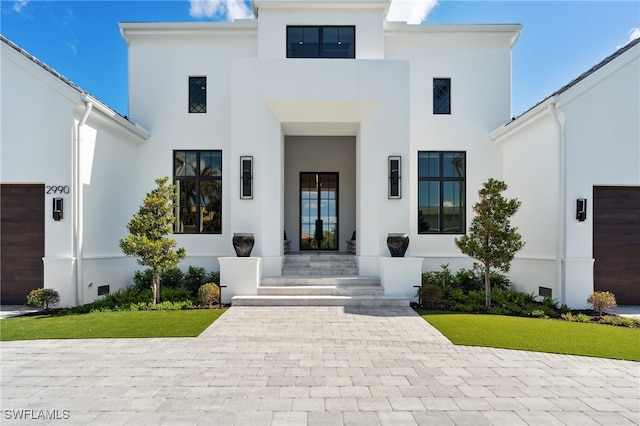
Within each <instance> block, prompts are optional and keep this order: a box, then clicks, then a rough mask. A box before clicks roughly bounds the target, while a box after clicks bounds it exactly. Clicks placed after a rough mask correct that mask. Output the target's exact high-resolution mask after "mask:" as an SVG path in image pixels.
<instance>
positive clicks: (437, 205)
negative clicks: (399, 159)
mask: <svg viewBox="0 0 640 426" xmlns="http://www.w3.org/2000/svg"><path fill="white" fill-rule="evenodd" d="M465 157H466V153H464V152H453V151H451V152H450V151H441V152H438V151H420V152H418V233H419V234H464V233H465V199H466V198H465V181H466V178H465V176H466V170H465V169H466V164H465V163H466V158H465Z"/></svg>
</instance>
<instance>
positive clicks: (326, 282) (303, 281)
mask: <svg viewBox="0 0 640 426" xmlns="http://www.w3.org/2000/svg"><path fill="white" fill-rule="evenodd" d="M260 285H261V287H269V286H272V287H284V286H297V287H301V286H341V287H344V286H378V287H379V286H380V278H377V277H360V276H356V275H351V276H343V275H339V276H317V277H311V276H306V275H304V276H303V275H282V276H277V277H264V278H262V282H261V284H260Z"/></svg>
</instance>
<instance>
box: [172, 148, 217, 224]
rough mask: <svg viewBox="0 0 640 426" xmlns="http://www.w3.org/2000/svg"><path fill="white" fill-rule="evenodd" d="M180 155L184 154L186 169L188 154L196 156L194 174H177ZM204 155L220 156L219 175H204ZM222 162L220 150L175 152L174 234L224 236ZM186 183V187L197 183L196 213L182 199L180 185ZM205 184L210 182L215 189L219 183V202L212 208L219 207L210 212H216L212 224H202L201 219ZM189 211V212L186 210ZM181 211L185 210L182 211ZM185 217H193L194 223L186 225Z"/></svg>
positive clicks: (195, 191) (181, 150)
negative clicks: (202, 167)
mask: <svg viewBox="0 0 640 426" xmlns="http://www.w3.org/2000/svg"><path fill="white" fill-rule="evenodd" d="M179 153H184V157H185V160H184V164H185V167H186V166H187V165H186V162H187V160H186V158H187V153H188V154H194V153H195V155H196V159H195V164H196V168H195V170H194V173H193V174H184V175H181V174H176V169H177V168H178V166H177V165H178V164H179V161H178V159H177V155H178V154H179ZM202 154H209V155H211V154H217V155H218V156H219V159H220V161H219V173H216V174H211V175H203V174H202V170H201V166H202V164H203V161H204V160H203V159H202ZM222 162H223V152H222V150H220V149H209V150H195V149H176V150H174V151H173V184H174V185H175V186H176V199H175V202H174V215H175V221H174V226H173V232H174V234H188V235H193V234H205V235H211V234H222V189H223V188H222ZM182 182H183V183H184V184H185V185H186V184H187V183H188V182H195V189H194V194H197V195H198V197H199V198H198V200H197V202H196V203H195V206H194V207H195V211H191V209H190V204H188V203H183V202H182V199H181V195H182V192H181V191H182V189H181V184H180V183H182ZM203 182H208V183H210V184H211V187H212V188H214V187H215V185H213V184H214V183H217V191H218V194H217V197H216V198H217V200H216V201H215V202H212V206H214V204H213V203H217V204H218V205H217V206H215V207H214V208H213V209H211V210H210V212H214V213H213V216H214V218H215V219H214V220H213V221H211V223H210V224H203V223H201V222H202V221H201V219H202V217H203V215H202V213H203V212H202V208H203V206H202V205H201V202H202V200H201V199H200V195H201V190H202V186H203V185H202V184H203ZM185 206H186V207H185ZM185 208H186V209H188V210H184V209H185ZM181 209H183V210H182V211H181ZM185 217H187V218H188V217H191V218H192V219H193V221H192V222H189V223H187V224H185V223H184V218H185ZM187 227H189V230H185V229H186V228H187Z"/></svg>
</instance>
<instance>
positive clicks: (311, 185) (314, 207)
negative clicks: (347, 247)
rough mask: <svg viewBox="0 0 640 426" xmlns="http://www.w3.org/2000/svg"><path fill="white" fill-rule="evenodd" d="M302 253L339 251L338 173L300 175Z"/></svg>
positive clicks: (305, 173) (307, 173) (303, 173)
mask: <svg viewBox="0 0 640 426" xmlns="http://www.w3.org/2000/svg"><path fill="white" fill-rule="evenodd" d="M300 250H338V173H327V172H322V173H320V172H317V173H316V172H313V173H310V172H302V173H300Z"/></svg>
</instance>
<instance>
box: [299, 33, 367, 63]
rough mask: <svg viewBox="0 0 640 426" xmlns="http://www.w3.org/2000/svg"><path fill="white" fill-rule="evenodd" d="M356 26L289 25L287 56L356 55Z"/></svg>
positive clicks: (340, 56) (324, 56) (353, 56)
mask: <svg viewBox="0 0 640 426" xmlns="http://www.w3.org/2000/svg"><path fill="white" fill-rule="evenodd" d="M355 42H356V28H355V27H354V26H323V27H320V26H288V27H287V58H350V59H354V58H355V57H356V43H355Z"/></svg>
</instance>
